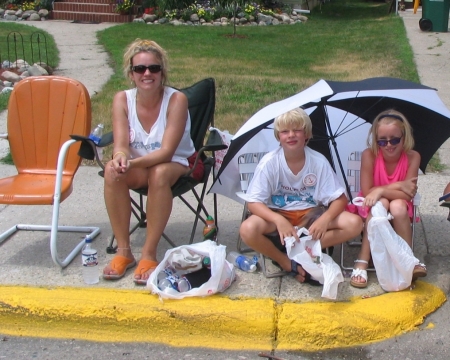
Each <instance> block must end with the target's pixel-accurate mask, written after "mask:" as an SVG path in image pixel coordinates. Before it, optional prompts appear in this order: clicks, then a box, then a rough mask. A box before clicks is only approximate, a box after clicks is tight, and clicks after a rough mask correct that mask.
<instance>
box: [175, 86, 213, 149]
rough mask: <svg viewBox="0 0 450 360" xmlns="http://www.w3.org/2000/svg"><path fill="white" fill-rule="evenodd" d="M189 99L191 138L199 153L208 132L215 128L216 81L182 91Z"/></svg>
mask: <svg viewBox="0 0 450 360" xmlns="http://www.w3.org/2000/svg"><path fill="white" fill-rule="evenodd" d="M180 91H181V92H183V93H184V94H185V95H186V96H187V98H188V106H189V113H190V115H191V138H192V141H193V142H194V147H195V149H196V150H197V151H198V150H200V149H201V148H202V147H203V144H204V141H205V136H206V132H207V131H208V129H209V127H210V126H214V111H215V107H216V86H215V83H214V79H212V78H208V79H204V80H201V81H199V82H197V83H195V84H194V85H192V86H189V87H187V88H184V89H180Z"/></svg>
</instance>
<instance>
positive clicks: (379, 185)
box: [350, 110, 427, 288]
mask: <svg viewBox="0 0 450 360" xmlns="http://www.w3.org/2000/svg"><path fill="white" fill-rule="evenodd" d="M367 144H368V148H367V149H366V150H364V151H363V153H362V159H361V190H362V196H364V203H363V206H365V207H371V206H374V205H375V203H376V202H377V201H381V203H382V204H383V205H384V207H385V208H386V209H387V211H388V212H390V213H391V214H392V216H393V217H394V219H393V220H392V226H393V228H394V230H395V231H396V232H397V234H398V235H399V236H400V237H401V238H403V239H404V240H405V241H406V242H407V243H408V244H409V246H411V245H412V229H411V221H412V216H413V205H412V199H413V198H414V195H416V192H417V175H418V172H419V164H420V155H419V153H418V152H417V151H414V150H413V147H414V139H413V137H412V130H411V126H410V124H409V122H408V120H407V119H406V118H405V116H404V115H403V114H402V113H400V112H398V111H395V110H387V111H384V112H382V113H380V114H379V115H378V116H377V117H376V118H375V120H374V122H373V124H372V128H371V129H370V132H369V135H368V138H367ZM371 216H372V215H371V213H370V211H368V216H367V221H366V224H367V223H368V221H369V220H370V218H371ZM369 260H370V245H369V239H368V237H367V231H366V227H365V228H364V232H363V239H362V245H361V250H360V252H359V255H358V259H357V260H355V268H354V269H353V272H352V275H351V279H350V284H351V285H352V286H355V287H358V288H364V287H366V286H367V270H366V269H367V266H368V263H369ZM426 275H427V270H426V267H425V265H423V264H419V265H417V266H416V267H415V268H414V273H413V281H414V280H415V279H417V278H418V277H423V276H426Z"/></svg>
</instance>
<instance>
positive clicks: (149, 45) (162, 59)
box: [122, 38, 169, 86]
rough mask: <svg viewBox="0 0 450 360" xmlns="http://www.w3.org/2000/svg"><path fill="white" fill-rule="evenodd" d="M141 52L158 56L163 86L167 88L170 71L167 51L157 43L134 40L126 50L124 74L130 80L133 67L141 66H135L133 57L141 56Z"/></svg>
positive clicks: (123, 66)
mask: <svg viewBox="0 0 450 360" xmlns="http://www.w3.org/2000/svg"><path fill="white" fill-rule="evenodd" d="M141 52H148V53H152V54H154V55H155V56H156V59H157V60H158V62H159V65H161V67H162V70H161V73H162V85H163V86H165V85H166V84H167V83H168V82H169V79H168V77H167V72H168V70H169V61H168V59H167V53H166V51H165V50H164V49H163V48H162V47H161V46H159V45H158V44H157V43H156V42H154V41H151V40H142V39H139V38H138V39H136V40H134V41H133V42H132V43H131V44H130V45H128V47H127V48H126V50H125V53H124V54H123V65H122V68H123V74H124V75H125V77H126V78H127V79H128V78H129V76H130V74H131V72H132V70H131V67H132V66H133V65H139V64H133V57H134V56H135V55H136V54H139V53H141Z"/></svg>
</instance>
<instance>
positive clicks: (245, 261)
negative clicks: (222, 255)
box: [227, 251, 258, 272]
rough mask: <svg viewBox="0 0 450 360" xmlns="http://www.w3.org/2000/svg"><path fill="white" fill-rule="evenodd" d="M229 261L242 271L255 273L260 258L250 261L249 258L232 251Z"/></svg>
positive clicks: (229, 254) (228, 257) (254, 257)
mask: <svg viewBox="0 0 450 360" xmlns="http://www.w3.org/2000/svg"><path fill="white" fill-rule="evenodd" d="M227 260H228V261H229V262H230V263H232V264H233V265H234V266H236V267H237V268H239V269H241V270H242V271H246V272H254V271H256V264H257V262H258V257H257V256H253V259H249V258H248V257H246V256H244V255H241V254H239V253H237V252H235V251H230V252H229V253H228V256H227Z"/></svg>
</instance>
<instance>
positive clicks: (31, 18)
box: [28, 13, 41, 21]
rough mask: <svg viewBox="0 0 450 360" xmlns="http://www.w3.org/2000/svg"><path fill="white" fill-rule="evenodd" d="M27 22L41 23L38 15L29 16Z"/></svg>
mask: <svg viewBox="0 0 450 360" xmlns="http://www.w3.org/2000/svg"><path fill="white" fill-rule="evenodd" d="M28 20H29V21H41V17H40V16H39V14H38V13H33V14H31V15H30V17H29V18H28Z"/></svg>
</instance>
